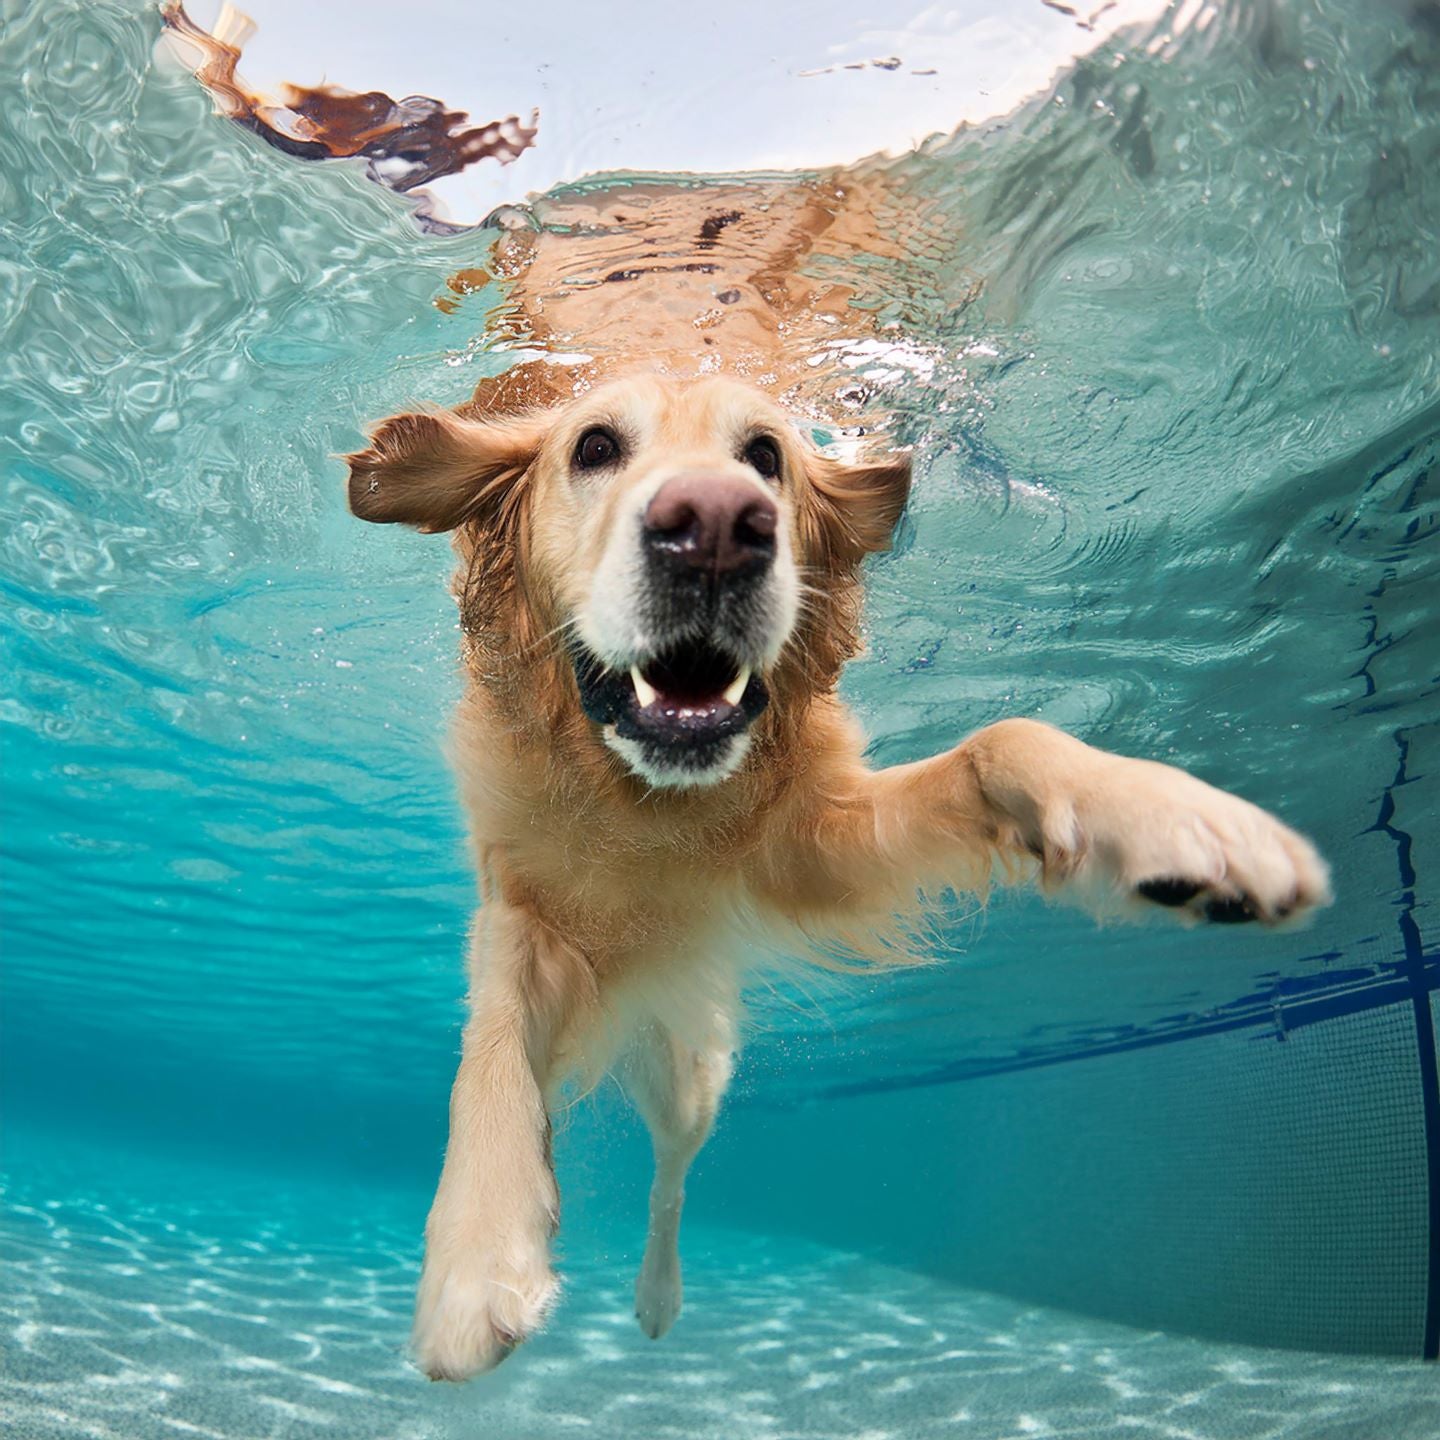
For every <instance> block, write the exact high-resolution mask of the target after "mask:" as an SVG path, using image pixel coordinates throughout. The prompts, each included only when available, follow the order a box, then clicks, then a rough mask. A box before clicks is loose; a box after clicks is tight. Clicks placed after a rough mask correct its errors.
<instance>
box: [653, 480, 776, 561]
mask: <svg viewBox="0 0 1440 1440" xmlns="http://www.w3.org/2000/svg"><path fill="white" fill-rule="evenodd" d="M779 522H780V511H779V509H778V507H777V506H776V504H775V502H774V501H773V500H772V499H771V498H770V497H769V496H768V495H765V494H763V493H761V492H760V491H759V490H757V489H756V488H755V485H754V484H753V483H752V482H751V481H748V480H742V479H740V478H739V477H737V476H729V475H677V476H676V477H675V478H674V479H673V480H667V481H666V482H665V483H664V484H663V485H662V486H661V487H660V488H659V490H657V491H656V492H655V496H654V498H653V499H652V500H651V501H650V504H649V505H648V506H647V507H646V510H645V543H646V545H647V546H648V547H649V548H650V549H651V550H655V551H658V552H660V553H662V554H665V555H668V556H673V557H674V558H675V559H677V560H679V561H680V562H681V563H683V564H686V565H690V566H693V567H694V568H695V569H696V570H709V571H711V572H713V573H714V574H717V575H725V574H734V573H736V572H738V571H744V570H761V569H764V568H765V567H766V566H768V565H769V564H770V562H771V561H772V560H773V559H774V558H775V530H776V527H777V526H778V524H779Z"/></svg>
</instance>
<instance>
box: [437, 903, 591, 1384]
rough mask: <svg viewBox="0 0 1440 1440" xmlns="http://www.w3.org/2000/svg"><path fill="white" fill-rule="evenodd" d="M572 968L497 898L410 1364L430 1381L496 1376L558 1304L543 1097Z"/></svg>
mask: <svg viewBox="0 0 1440 1440" xmlns="http://www.w3.org/2000/svg"><path fill="white" fill-rule="evenodd" d="M574 966H575V957H574V956H572V955H570V954H569V953H568V952H566V951H565V950H564V947H563V946H561V945H559V943H558V942H557V941H555V940H554V938H553V937H552V936H551V934H550V932H548V931H547V930H546V929H545V928H544V927H543V926H542V925H541V924H540V923H539V922H538V921H537V920H536V919H535V918H534V917H533V916H531V915H530V914H529V913H528V912H526V911H524V910H522V909H519V908H517V907H514V906H510V905H507V904H505V903H504V902H503V901H499V900H496V901H493V902H491V903H488V904H487V905H486V906H485V907H484V909H483V910H482V911H481V912H480V915H479V917H478V921H477V924H476V929H475V936H474V941H473V948H472V958H471V969H472V983H471V1016H470V1020H469V1023H468V1024H467V1025H466V1027H465V1034H464V1042H463V1049H462V1054H461V1060H460V1069H459V1071H458V1072H457V1074H456V1076H455V1085H454V1089H453V1090H452V1092H451V1097H450V1142H449V1144H448V1146H447V1147H446V1151H445V1167H444V1170H443V1172H442V1174H441V1176H440V1185H439V1188H438V1189H437V1191H436V1194H435V1202H434V1204H433V1206H432V1207H431V1210H430V1218H429V1220H428V1221H427V1222H426V1226H425V1265H424V1269H423V1271H422V1273H421V1277H420V1288H419V1293H418V1295H417V1297H416V1305H415V1325H414V1331H413V1335H412V1345H413V1351H414V1356H415V1362H416V1364H417V1365H419V1367H420V1369H421V1370H423V1371H424V1372H425V1374H427V1375H428V1376H429V1377H430V1378H431V1379H432V1380H465V1379H468V1378H469V1377H470V1376H472V1375H476V1374H479V1373H480V1372H481V1371H484V1370H490V1369H492V1368H493V1367H494V1366H496V1365H498V1364H499V1363H500V1362H501V1361H502V1360H503V1359H504V1358H505V1357H506V1356H507V1355H508V1354H509V1353H510V1351H511V1350H513V1349H514V1348H515V1346H516V1345H518V1344H519V1343H520V1342H521V1341H522V1340H524V1339H525V1338H526V1337H527V1336H528V1335H529V1334H530V1333H531V1332H532V1331H534V1330H535V1329H536V1328H537V1327H538V1326H539V1325H540V1324H541V1323H542V1322H543V1320H544V1318H545V1313H546V1311H547V1310H548V1308H549V1307H550V1305H551V1303H552V1301H553V1300H554V1298H555V1294H556V1292H557V1289H558V1285H557V1282H556V1280H555V1277H554V1275H553V1274H552V1273H551V1270H550V1256H549V1248H550V1238H551V1236H552V1235H553V1233H554V1231H555V1226H556V1223H557V1220H558V1216H559V1196H558V1194H557V1192H556V1188H555V1176H554V1172H553V1171H552V1169H551V1163H550V1122H549V1116H548V1114H547V1111H546V1105H545V1098H544V1097H545V1086H546V1082H547V1078H548V1070H549V1066H550V1054H551V1049H552V1045H553V1042H554V1039H555V1036H556V1034H557V1032H558V1029H559V1026H560V1024H561V1023H562V1022H563V1020H564V1019H565V997H566V995H567V994H568V993H573V986H572V987H570V988H569V989H567V983H566V982H567V977H570V976H573V972H574Z"/></svg>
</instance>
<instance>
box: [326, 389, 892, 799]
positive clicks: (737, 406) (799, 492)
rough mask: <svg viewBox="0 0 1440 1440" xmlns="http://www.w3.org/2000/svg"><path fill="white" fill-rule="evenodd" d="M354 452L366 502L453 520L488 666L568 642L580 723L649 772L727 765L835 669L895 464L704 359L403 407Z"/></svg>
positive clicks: (561, 654)
mask: <svg viewBox="0 0 1440 1440" xmlns="http://www.w3.org/2000/svg"><path fill="white" fill-rule="evenodd" d="M482 403H483V402H482ZM349 460H350V506H351V509H352V510H353V511H354V512H355V514H356V515H358V516H360V517H361V518H362V519H365V520H373V521H378V522H394V521H399V522H402V523H405V524H409V525H414V526H416V527H418V528H419V529H421V530H426V531H441V530H451V529H457V528H458V529H459V531H460V534H459V537H458V546H459V549H460V551H461V555H462V558H463V559H464V560H466V561H467V562H468V566H467V570H468V573H467V574H466V575H465V576H464V578H463V581H462V586H461V595H460V598H461V604H462V610H463V611H464V614H465V620H466V628H467V629H468V630H469V631H470V632H471V633H472V635H481V636H483V637H485V641H484V648H485V650H486V652H487V658H486V663H485V666H484V667H483V668H484V669H485V670H487V671H488V672H490V673H492V674H493V673H494V672H495V671H496V670H497V669H504V668H506V667H507V666H508V667H509V668H510V669H512V670H513V672H514V673H513V674H512V675H511V676H510V677H509V679H508V682H506V681H504V680H502V682H501V683H510V684H512V685H513V684H514V683H516V682H517V681H519V683H521V684H522V685H523V684H524V683H525V682H524V680H523V678H522V677H523V676H524V675H525V674H526V673H532V672H533V667H534V665H535V663H536V662H537V660H539V659H540V658H542V657H544V656H549V657H550V658H551V659H554V660H556V661H559V662H561V663H563V664H564V665H565V666H566V667H567V668H568V670H569V671H570V672H571V673H573V679H574V688H573V690H570V691H569V698H570V702H571V703H572V704H578V706H579V707H580V708H581V709H582V710H583V712H584V714H585V716H587V717H588V718H589V720H590V721H591V722H593V727H594V731H593V732H592V735H593V734H594V733H595V732H598V737H599V738H600V739H601V740H602V741H603V743H604V744H605V745H608V746H609V747H610V748H611V749H612V750H614V751H615V752H617V753H618V754H619V755H620V756H622V757H623V759H624V760H625V762H626V764H627V765H628V766H629V768H630V769H631V770H632V771H633V772H634V773H635V774H636V775H638V776H640V777H641V778H642V779H643V780H645V781H646V782H648V783H649V784H650V785H652V786H657V787H662V786H664V787H678V786H699V785H712V784H715V783H717V782H719V781H721V780H724V779H725V778H726V777H727V776H730V775H732V774H733V773H734V772H735V771H736V770H737V769H738V768H739V767H740V765H741V764H742V762H743V761H744V759H745V756H746V753H747V751H748V749H749V746H750V741H751V727H752V726H753V725H754V723H755V722H756V720H757V718H758V717H759V716H760V715H761V713H762V712H764V711H765V710H766V708H767V706H771V705H774V706H777V707H779V706H791V707H794V706H799V705H803V703H804V701H805V699H806V698H807V697H808V696H812V695H813V694H814V693H816V692H817V691H819V690H823V689H827V688H829V687H830V686H833V684H834V682H835V678H836V675H837V673H838V670H839V667H840V665H841V663H843V661H844V660H845V659H847V658H848V657H849V655H850V654H852V653H853V652H854V649H855V648H856V636H855V627H856V620H857V607H858V590H857V578H856V577H857V571H858V566H859V562H860V560H861V559H862V558H863V557H864V556H865V555H866V554H867V553H868V552H870V551H874V550H881V549H884V548H886V547H887V546H888V545H889V543H890V536H891V532H892V530H893V529H894V526H895V522H896V521H897V519H898V518H899V515H900V512H901V510H902V508H903V506H904V503H905V497H906V493H907V491H908V488H909V476H910V467H909V462H908V460H906V459H905V458H903V457H889V458H887V459H886V460H885V461H884V462H883V463H878V464H860V465H852V464H842V463H840V462H838V461H836V460H833V459H830V458H828V457H825V456H822V455H821V454H819V453H818V452H817V451H816V450H815V448H814V447H813V446H812V445H811V444H810V443H809V442H808V440H805V439H802V438H801V436H800V434H799V433H798V432H797V431H796V428H795V426H794V424H793V423H792V422H791V420H790V419H789V418H788V417H787V416H786V415H785V413H784V412H783V411H782V410H780V409H779V408H778V407H777V406H776V405H775V404H774V403H773V402H771V401H770V400H769V399H768V398H767V397H766V396H764V395H763V394H762V393H761V392H759V391H758V390H755V389H753V388H752V387H750V386H747V385H744V384H741V383H739V382H736V381H733V380H728V379H719V378H711V379H705V380H697V381H688V382H679V381H667V380H659V379H654V378H648V377H647V378H643V379H630V380H620V381H613V382H611V383H609V384H606V385H603V386H600V387H598V388H596V389H594V390H592V391H590V392H588V393H587V394H585V395H583V396H582V397H580V398H579V399H572V400H568V401H567V402H565V403H563V404H560V405H556V406H553V407H547V408H527V409H523V410H520V411H518V412H511V413H508V414H507V413H501V414H499V415H494V414H491V415H484V414H478V413H476V411H475V407H471V409H470V411H469V413H467V412H466V411H464V410H462V411H461V412H459V413H451V412H436V413H419V414H410V415H399V416H395V417H394V418H392V419H389V420H386V421H384V422H383V423H382V424H381V425H380V426H379V427H378V428H377V430H376V431H375V434H374V438H373V441H372V444H371V446H370V448H369V449H368V450H365V451H363V452H361V453H359V454H356V455H352V456H350V457H349ZM535 699H536V701H537V703H538V702H539V701H540V700H541V699H542V697H540V696H538V695H537V696H536V697H535Z"/></svg>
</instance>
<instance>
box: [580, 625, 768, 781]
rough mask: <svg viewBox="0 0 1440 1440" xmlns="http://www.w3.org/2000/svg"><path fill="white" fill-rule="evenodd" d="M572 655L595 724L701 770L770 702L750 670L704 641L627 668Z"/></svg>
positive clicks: (582, 699) (584, 653)
mask: <svg viewBox="0 0 1440 1440" xmlns="http://www.w3.org/2000/svg"><path fill="white" fill-rule="evenodd" d="M571 658H572V660H573V661H574V665H575V678H576V680H577V682H578V683H579V686H580V702H581V704H582V706H583V707H584V709H585V713H586V714H587V715H588V716H589V717H590V718H591V719H592V720H594V721H596V722H597V723H598V724H600V725H613V726H614V727H615V733H616V734H617V735H619V736H620V737H621V738H622V739H626V740H639V741H644V742H646V744H647V745H649V746H654V747H659V748H661V749H663V750H665V751H667V752H669V753H670V754H671V756H672V758H679V756H680V755H681V754H684V755H686V763H687V765H692V764H693V765H695V766H696V767H697V768H699V767H703V765H704V764H705V763H706V755H705V752H707V751H709V750H711V749H712V748H713V747H715V746H717V745H718V744H719V743H720V742H722V741H724V740H727V739H729V737H731V736H733V735H739V734H740V733H742V732H743V731H744V730H745V729H746V728H747V727H748V726H749V724H750V722H751V721H752V720H754V719H755V717H756V716H757V715H759V714H760V712H761V711H762V710H763V709H764V708H765V706H766V705H767V704H768V703H769V699H770V697H769V692H768V691H767V690H766V688H765V682H764V681H763V679H762V678H761V677H760V676H759V675H757V674H756V673H755V671H754V670H753V668H752V667H751V666H750V665H748V664H746V663H745V662H743V661H741V660H738V659H737V658H736V657H735V656H734V655H731V654H729V653H728V652H727V651H725V650H722V649H721V648H720V647H719V646H716V645H713V644H711V643H710V642H709V641H706V640H692V641H686V642H683V643H678V644H674V645H669V646H667V647H666V648H665V649H664V650H662V651H660V652H659V654H657V655H655V656H653V657H652V658H651V659H649V660H646V661H644V662H643V663H640V664H636V665H632V666H631V667H630V668H629V670H628V671H623V670H619V669H610V668H607V667H606V666H605V665H603V664H602V663H601V662H600V661H599V660H598V659H597V658H596V657H595V656H594V655H592V654H591V653H590V652H589V651H588V650H585V649H583V648H580V647H577V648H576V649H575V650H574V651H573V652H572V655H571Z"/></svg>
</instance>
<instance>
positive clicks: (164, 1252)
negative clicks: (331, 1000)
mask: <svg viewBox="0 0 1440 1440" xmlns="http://www.w3.org/2000/svg"><path fill="white" fill-rule="evenodd" d="M64 1189H65V1187H64V1186H63V1185H60V1184H58V1183H57V1182H56V1181H55V1180H54V1178H53V1177H49V1178H47V1177H46V1176H44V1175H43V1174H21V1175H18V1176H12V1178H11V1180H10V1182H9V1184H8V1187H7V1194H6V1197H5V1207H4V1215H3V1223H0V1243H3V1257H0V1258H3V1265H4V1271H3V1276H4V1278H3V1282H0V1424H3V1428H4V1431H5V1433H6V1434H7V1435H8V1436H10V1437H13V1440H62V1437H63V1440H74V1437H78V1436H89V1437H100V1440H112V1437H113V1440H158V1437H166V1440H175V1437H181V1436H190V1437H211V1440H238V1437H246V1440H256V1437H276V1440H281V1437H284V1440H289V1437H297V1440H298V1437H307V1440H308V1437H321V1436H325V1437H336V1440H447V1437H456V1440H459V1437H487V1440H489V1437H494V1440H557V1437H565V1436H572V1435H573V1436H577V1437H581V1436H583V1437H587V1440H661V1437H671V1436H674V1437H683V1440H771V1437H773V1440H821V1437H825V1440H831V1437H833V1440H841V1437H844V1440H929V1437H941V1436H944V1437H954V1440H1002V1437H1003V1440H1011V1437H1014V1440H1021V1437H1024V1440H1033V1437H1062V1436H1063V1437H1085V1440H1101V1437H1106V1440H1109V1437H1116V1440H1119V1437H1124V1440H1150V1437H1155V1440H1159V1437H1166V1440H1270V1437H1275V1440H1279V1437H1295V1440H1341V1437H1344V1440H1437V1437H1440V1372H1437V1371H1436V1370H1435V1369H1432V1368H1430V1367H1426V1366H1423V1365H1420V1364H1418V1363H1416V1364H1408V1363H1387V1362H1377V1361H1373V1360H1364V1359H1352V1358H1340V1357H1334V1356H1318V1355H1305V1354H1295V1353H1291V1352H1284V1351H1260V1350H1250V1349H1243V1348H1239V1347H1226V1346H1218V1345H1215V1344H1213V1343H1209V1342H1203V1341H1198V1340H1190V1339H1183V1338H1177V1337H1174V1336H1168V1335H1164V1334H1157V1333H1147V1332H1142V1331H1138V1330H1129V1329H1126V1328H1123V1327H1120V1326H1115V1325H1110V1324H1104V1323H1100V1322H1097V1321H1094V1320H1089V1319H1084V1318H1081V1317H1077V1316H1074V1315H1070V1314H1065V1313H1061V1312H1057V1311H1050V1310H1045V1309H1040V1308H1036V1307H1034V1306H1029V1305H1025V1304H1021V1303H1018V1302H1015V1301H1013V1300H1007V1299H1003V1298H999V1297H996V1296H993V1295H987V1294H981V1293H977V1292H974V1291H968V1290H962V1289H957V1288H955V1287H953V1286H950V1285H947V1284H944V1283H942V1282H940V1281H938V1280H935V1279H933V1278H930V1277H927V1276H923V1275H918V1274H914V1273H910V1272H907V1271H903V1270H896V1269H892V1268H888V1267H884V1266H880V1265H876V1264H874V1263H873V1262H869V1261H866V1260H863V1259H860V1258H858V1257H856V1256H854V1255H849V1254H843V1253H839V1252H836V1251H833V1250H827V1249H824V1248H821V1247H819V1246H816V1245H813V1244H810V1243H808V1242H804V1241H797V1240H795V1239H792V1238H788V1237H757V1236H751V1235H742V1234H738V1233H732V1232H727V1231H723V1230H717V1229H708V1230H707V1229H702V1228H700V1227H694V1228H692V1229H691V1231H690V1233H689V1234H688V1235H687V1237H686V1241H687V1243H686V1258H687V1270H686V1310H685V1314H684V1315H683V1316H682V1317H681V1320H680V1322H679V1323H678V1325H677V1326H676V1328H675V1330H674V1331H673V1332H672V1333H671V1334H670V1335H669V1336H668V1337H666V1339H664V1340H663V1341H661V1342H659V1343H658V1344H657V1343H655V1342H652V1341H649V1340H647V1339H645V1338H644V1337H643V1336H642V1335H641V1334H640V1332H639V1330H638V1328H637V1327H636V1326H635V1323H634V1321H633V1319H632V1318H631V1285H632V1281H633V1268H632V1267H633V1256H631V1255H629V1254H625V1255H621V1254H620V1253H618V1251H617V1252H614V1253H606V1252H605V1251H604V1249H603V1247H597V1248H596V1249H595V1250H594V1251H593V1252H592V1253H590V1254H588V1255H582V1254H579V1253H571V1254H569V1255H568V1256H566V1257H565V1260H564V1265H563V1268H564V1272H565V1275H566V1278H567V1290H566V1296H565V1299H564V1302H563V1304H562V1305H561V1307H560V1309H559V1311H558V1313H557V1314H556V1315H555V1317H554V1319H553V1321H552V1322H551V1326H550V1329H549V1331H548V1332H547V1333H546V1334H544V1335H542V1336H540V1337H538V1338H537V1339H536V1340H534V1341H533V1342H532V1343H531V1344H530V1345H528V1346H527V1347H526V1348H525V1349H524V1350H522V1351H521V1352H519V1353H517V1354H516V1355H515V1356H514V1357H513V1358H512V1359H511V1360H510V1361H509V1362H507V1364H506V1365H505V1366H504V1367H502V1369H501V1370H500V1371H498V1372H497V1373H496V1374H495V1375H493V1376H490V1377H488V1378H486V1379H483V1380H481V1381H477V1382H475V1383H473V1384H471V1385H468V1386H461V1387H452V1386H440V1385H432V1384H429V1383H428V1382H426V1381H424V1380H422V1379H421V1378H420V1377H419V1376H418V1375H417V1374H416V1373H415V1372H414V1371H412V1370H411V1369H410V1368H409V1367H408V1366H407V1364H406V1363H405V1359H404V1354H403V1348H402V1347H403V1342H404V1337H405V1333H406V1327H407V1323H408V1312H409V1304H410V1295H411V1288H412V1285H413V1282H414V1275H415V1269H416V1264H417V1259H418V1252H417V1244H416V1233H417V1232H416V1229H415V1228H413V1227H412V1226H411V1225H410V1224H409V1223H408V1222H409V1219H410V1217H409V1214H408V1213H407V1215H406V1217H405V1218H406V1223H404V1224H403V1225H402V1224H401V1223H399V1221H398V1220H397V1218H396V1216H395V1214H394V1211H393V1207H392V1211H391V1213H390V1215H389V1216H388V1217H387V1216H384V1215H381V1216H378V1217H377V1216H376V1215H375V1214H374V1213H373V1210H374V1207H373V1206H372V1205H371V1203H370V1199H369V1197H367V1196H366V1195H365V1194H364V1193H363V1192H361V1191H358V1190H356V1189H354V1188H351V1189H345V1188H343V1187H337V1188H335V1189H334V1191H333V1193H330V1194H328V1195H326V1194H324V1193H322V1192H315V1193H312V1194H311V1195H310V1196H309V1197H308V1198H307V1199H306V1201H305V1203H304V1205H303V1207H301V1208H299V1209H297V1208H296V1207H295V1206H294V1204H293V1203H292V1204H290V1205H288V1206H287V1205H278V1204H277V1205H276V1206H275V1207H273V1208H272V1207H269V1206H266V1205H265V1204H264V1203H263V1198H262V1199H257V1197H256V1195H255V1194H253V1193H252V1194H249V1195H247V1196H246V1197H245V1198H244V1199H243V1201H242V1200H241V1199H239V1198H238V1197H234V1196H230V1195H224V1196H217V1194H216V1193H215V1192H214V1190H213V1189H212V1190H211V1191H209V1192H207V1195H206V1198H205V1200H204V1202H203V1204H201V1203H197V1202H196V1201H195V1199H194V1197H193V1195H186V1194H184V1193H183V1191H182V1192H180V1193H177V1194H175V1195H173V1196H169V1197H163V1198H161V1199H158V1200H157V1199H155V1198H154V1197H153V1196H151V1197H150V1198H147V1199H146V1200H144V1201H143V1202H142V1201H138V1200H132V1199H128V1198H121V1197H120V1196H119V1195H118V1192H117V1190H116V1189H115V1188H113V1187H109V1186H105V1187H95V1186H90V1187H86V1188H80V1189H75V1188H73V1187H71V1188H69V1189H68V1191H67V1192H66V1193H60V1192H61V1191H62V1190H64ZM574 1248H575V1249H577V1250H578V1248H579V1247H578V1246H577V1247H574Z"/></svg>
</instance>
